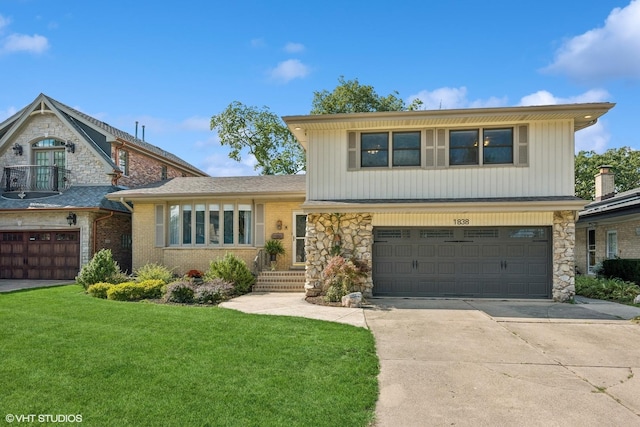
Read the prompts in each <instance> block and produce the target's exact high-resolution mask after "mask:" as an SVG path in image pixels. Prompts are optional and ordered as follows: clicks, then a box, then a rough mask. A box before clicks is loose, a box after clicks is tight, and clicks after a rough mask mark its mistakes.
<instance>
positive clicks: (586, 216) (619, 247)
mask: <svg viewBox="0 0 640 427" xmlns="http://www.w3.org/2000/svg"><path fill="white" fill-rule="evenodd" d="M611 169H612V168H611V166H601V167H600V172H599V173H598V174H597V175H596V177H595V189H596V194H595V196H596V197H595V200H594V201H593V202H591V203H589V204H588V205H587V206H585V208H584V209H583V210H582V211H580V213H579V219H578V222H577V223H576V268H577V270H578V273H579V274H593V273H594V269H595V267H596V266H597V265H598V264H600V263H601V262H602V261H603V260H605V259H610V258H616V257H619V258H635V259H640V187H639V188H634V189H633V190H629V191H625V192H622V193H619V194H616V193H615V176H614V173H613V171H612V170H611Z"/></svg>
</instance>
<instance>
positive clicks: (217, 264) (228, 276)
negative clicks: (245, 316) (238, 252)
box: [205, 253, 256, 295]
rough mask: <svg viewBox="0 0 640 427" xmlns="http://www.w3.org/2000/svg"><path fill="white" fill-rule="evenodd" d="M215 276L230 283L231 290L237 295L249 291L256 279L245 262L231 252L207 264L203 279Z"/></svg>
mask: <svg viewBox="0 0 640 427" xmlns="http://www.w3.org/2000/svg"><path fill="white" fill-rule="evenodd" d="M216 278H218V279H222V280H225V281H227V282H230V283H232V284H233V292H234V293H235V294H237V295H241V294H245V293H247V292H249V291H250V290H251V286H252V285H253V283H254V282H255V280H256V278H255V277H254V275H253V273H251V270H249V267H247V264H246V263H245V262H244V261H243V260H241V259H240V258H238V257H236V256H235V255H233V254H232V253H227V254H226V255H225V256H224V257H223V258H218V259H217V260H215V261H211V264H209V271H208V272H207V273H206V274H205V280H207V281H210V280H212V279H216Z"/></svg>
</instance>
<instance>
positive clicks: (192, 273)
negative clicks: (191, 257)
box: [185, 269, 204, 279]
mask: <svg viewBox="0 0 640 427" xmlns="http://www.w3.org/2000/svg"><path fill="white" fill-rule="evenodd" d="M185 276H187V277H189V278H191V279H200V278H201V277H202V276H204V273H203V272H202V271H200V270H195V269H194V270H189V271H187V274H185Z"/></svg>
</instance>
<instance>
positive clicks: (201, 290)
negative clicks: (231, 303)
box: [194, 279, 233, 304]
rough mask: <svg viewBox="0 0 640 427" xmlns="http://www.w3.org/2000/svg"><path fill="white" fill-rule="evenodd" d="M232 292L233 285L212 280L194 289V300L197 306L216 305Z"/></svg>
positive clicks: (220, 280)
mask: <svg viewBox="0 0 640 427" xmlns="http://www.w3.org/2000/svg"><path fill="white" fill-rule="evenodd" d="M231 292H233V284H231V283H229V282H226V281H224V280H222V279H213V280H211V281H208V282H205V283H203V284H201V285H200V286H196V287H195V292H194V300H195V302H197V303H199V304H217V303H219V302H220V301H223V300H224V299H226V298H227V296H229V294H230V293H231Z"/></svg>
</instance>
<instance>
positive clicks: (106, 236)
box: [91, 212, 132, 273]
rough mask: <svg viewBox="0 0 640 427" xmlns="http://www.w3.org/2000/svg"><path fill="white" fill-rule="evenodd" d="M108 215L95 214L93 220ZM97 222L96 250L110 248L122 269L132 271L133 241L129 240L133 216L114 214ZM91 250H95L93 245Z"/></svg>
mask: <svg viewBox="0 0 640 427" xmlns="http://www.w3.org/2000/svg"><path fill="white" fill-rule="evenodd" d="M105 213H106V212H105ZM107 215H108V214H107ZM107 215H105V214H101V215H99V216H98V215H94V218H93V221H95V220H96V219H98V218H103V217H105V216H107ZM95 224H96V242H97V243H96V250H97V251H99V250H101V249H110V250H111V254H112V255H113V259H114V260H115V261H116V262H117V263H118V265H120V270H122V271H126V272H129V273H130V272H131V265H132V264H131V252H132V250H131V248H132V242H131V240H129V239H130V238H131V216H130V215H127V214H114V215H113V216H111V217H108V218H105V219H102V220H99V221H98V222H97V223H95ZM91 250H92V252H93V247H92V248H91ZM92 256H93V253H92Z"/></svg>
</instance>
